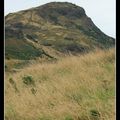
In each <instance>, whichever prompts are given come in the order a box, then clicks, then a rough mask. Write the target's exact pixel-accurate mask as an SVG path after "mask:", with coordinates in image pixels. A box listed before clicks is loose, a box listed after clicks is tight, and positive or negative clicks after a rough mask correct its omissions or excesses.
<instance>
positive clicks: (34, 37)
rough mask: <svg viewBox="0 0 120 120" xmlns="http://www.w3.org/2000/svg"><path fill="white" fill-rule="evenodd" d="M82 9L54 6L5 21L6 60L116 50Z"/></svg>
mask: <svg viewBox="0 0 120 120" xmlns="http://www.w3.org/2000/svg"><path fill="white" fill-rule="evenodd" d="M114 44H115V40H114V39H113V38H111V37H109V36H107V35H105V34H104V33H103V32H102V31H101V30H100V29H99V28H97V26H95V24H94V23H93V22H92V20H91V18H89V17H88V16H87V15H86V13H85V10H84V9H83V8H82V7H79V6H77V5H74V4H72V3H68V2H51V3H48V4H45V5H42V6H39V7H36V8H31V9H28V10H23V11H20V12H16V13H10V14H8V15H7V16H6V17H5V48H6V49H5V56H6V59H11V58H12V59H20V60H21V59H22V60H30V59H35V58H37V57H39V58H45V59H56V58H58V57H60V56H65V55H67V54H73V55H76V54H79V53H81V54H83V53H87V52H90V51H92V50H94V49H95V48H102V49H104V48H109V47H111V46H114Z"/></svg>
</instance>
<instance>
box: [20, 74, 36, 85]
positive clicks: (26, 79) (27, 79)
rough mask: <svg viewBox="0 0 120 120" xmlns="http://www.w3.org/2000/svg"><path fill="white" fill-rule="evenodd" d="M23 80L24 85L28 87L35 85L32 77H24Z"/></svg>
mask: <svg viewBox="0 0 120 120" xmlns="http://www.w3.org/2000/svg"><path fill="white" fill-rule="evenodd" d="M22 79H23V83H24V84H26V85H35V82H34V80H33V78H32V76H24V77H23V78H22Z"/></svg>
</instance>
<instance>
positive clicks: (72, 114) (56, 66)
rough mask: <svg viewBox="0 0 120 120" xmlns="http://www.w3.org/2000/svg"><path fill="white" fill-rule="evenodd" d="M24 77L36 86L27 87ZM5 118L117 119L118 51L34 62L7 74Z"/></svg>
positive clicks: (29, 119)
mask: <svg viewBox="0 0 120 120" xmlns="http://www.w3.org/2000/svg"><path fill="white" fill-rule="evenodd" d="M24 76H32V78H31V79H32V80H33V81H34V82H35V85H26V84H24V83H23V77H24ZM10 78H11V79H12V81H13V82H10ZM15 86H16V88H17V91H16V89H15ZM31 89H32V90H31ZM32 91H34V92H32ZM5 116H6V120H114V119H115V50H114V49H109V50H106V51H102V50H96V51H95V52H91V53H89V54H86V55H82V56H77V57H75V56H69V57H66V58H63V59H61V60H59V61H58V62H56V63H43V64H40V63H34V64H32V65H30V66H29V67H25V68H24V69H22V70H21V72H18V73H15V74H9V75H6V80H5Z"/></svg>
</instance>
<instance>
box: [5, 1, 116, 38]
mask: <svg viewBox="0 0 120 120" xmlns="http://www.w3.org/2000/svg"><path fill="white" fill-rule="evenodd" d="M53 1H60V2H66V1H67V2H72V3H75V4H76V5H79V6H81V7H83V8H84V9H85V11H86V14H87V15H88V16H89V17H90V18H91V19H92V20H93V22H94V23H95V25H96V26H97V27H98V28H100V29H101V30H102V31H103V32H104V33H106V34H107V35H109V36H112V37H114V38H116V0H5V15H7V14H8V13H12V12H16V11H20V10H24V9H28V8H31V7H37V6H40V5H42V4H45V3H48V2H53Z"/></svg>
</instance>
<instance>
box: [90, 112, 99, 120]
mask: <svg viewBox="0 0 120 120" xmlns="http://www.w3.org/2000/svg"><path fill="white" fill-rule="evenodd" d="M90 117H91V119H92V120H99V118H100V113H99V112H98V111H97V110H90Z"/></svg>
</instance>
